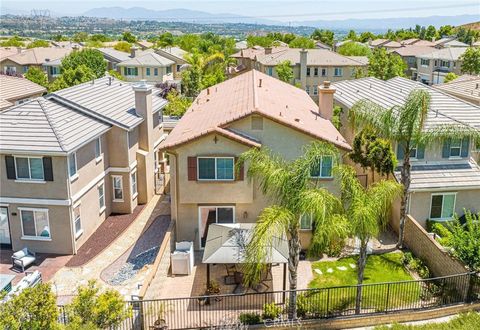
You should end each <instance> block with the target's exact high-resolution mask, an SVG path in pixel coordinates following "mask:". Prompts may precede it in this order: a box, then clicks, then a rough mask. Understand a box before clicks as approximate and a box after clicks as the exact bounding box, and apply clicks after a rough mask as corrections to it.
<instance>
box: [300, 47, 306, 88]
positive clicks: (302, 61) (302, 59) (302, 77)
mask: <svg viewBox="0 0 480 330" xmlns="http://www.w3.org/2000/svg"><path fill="white" fill-rule="evenodd" d="M307 55H308V52H307V51H306V50H305V48H303V49H302V50H301V51H300V84H301V86H302V89H303V90H305V87H306V85H307Z"/></svg>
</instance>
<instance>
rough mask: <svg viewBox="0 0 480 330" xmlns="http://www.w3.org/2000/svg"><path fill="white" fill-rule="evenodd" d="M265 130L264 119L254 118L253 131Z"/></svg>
mask: <svg viewBox="0 0 480 330" xmlns="http://www.w3.org/2000/svg"><path fill="white" fill-rule="evenodd" d="M262 129H263V117H260V116H252V130H254V131H261V130H262Z"/></svg>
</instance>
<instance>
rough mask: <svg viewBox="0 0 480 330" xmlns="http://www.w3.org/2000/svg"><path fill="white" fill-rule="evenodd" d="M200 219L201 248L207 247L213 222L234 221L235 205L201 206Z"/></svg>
mask: <svg viewBox="0 0 480 330" xmlns="http://www.w3.org/2000/svg"><path fill="white" fill-rule="evenodd" d="M198 218H199V219H198V220H199V227H198V228H199V232H200V235H199V236H200V248H201V249H203V248H204V247H205V242H206V240H207V235H208V226H209V225H210V224H212V223H234V222H235V207H234V206H199V207H198Z"/></svg>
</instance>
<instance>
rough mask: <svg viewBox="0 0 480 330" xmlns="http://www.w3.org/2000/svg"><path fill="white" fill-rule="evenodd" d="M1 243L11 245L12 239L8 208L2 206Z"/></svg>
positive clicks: (0, 211)
mask: <svg viewBox="0 0 480 330" xmlns="http://www.w3.org/2000/svg"><path fill="white" fill-rule="evenodd" d="M0 245H2V246H5V247H11V245H12V241H11V239H10V224H9V222H8V208H7V207H5V206H1V207H0Z"/></svg>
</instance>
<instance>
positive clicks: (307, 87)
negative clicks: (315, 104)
mask: <svg viewBox="0 0 480 330" xmlns="http://www.w3.org/2000/svg"><path fill="white" fill-rule="evenodd" d="M305 92H307V94H308V95H310V86H309V85H307V86H305Z"/></svg>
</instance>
